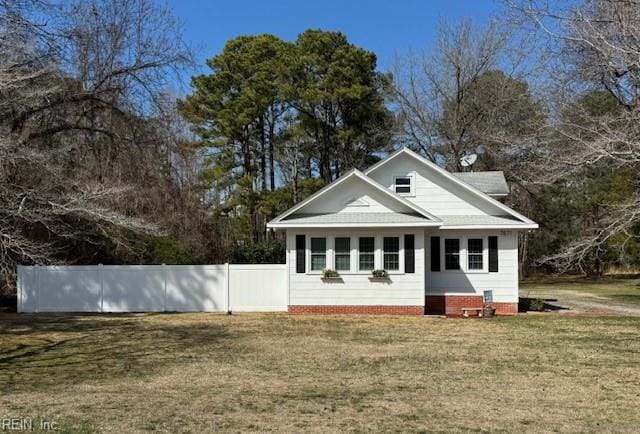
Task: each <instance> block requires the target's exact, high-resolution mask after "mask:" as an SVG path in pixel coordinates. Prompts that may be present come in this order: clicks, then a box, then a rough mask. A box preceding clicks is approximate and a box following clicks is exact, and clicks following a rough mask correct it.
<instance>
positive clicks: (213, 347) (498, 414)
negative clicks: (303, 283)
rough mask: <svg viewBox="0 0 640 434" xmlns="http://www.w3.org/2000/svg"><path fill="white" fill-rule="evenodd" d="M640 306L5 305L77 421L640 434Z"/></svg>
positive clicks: (10, 382) (14, 373)
mask: <svg viewBox="0 0 640 434" xmlns="http://www.w3.org/2000/svg"><path fill="white" fill-rule="evenodd" d="M639 360H640V317H611V316H610V317H568V316H561V315H555V316H519V317H510V318H496V319H485V320H472V319H467V320H464V319H438V318H422V317H419V318H402V317H355V316H353V317H337V316H334V317H321V316H288V315H286V314H244V315H233V316H225V315H218V314H157V315H140V316H135V315H128V316H97V315H96V316H91V315H89V316H28V315H15V314H13V315H2V316H0V388H1V389H0V390H2V395H1V397H0V418H6V417H20V416H29V417H33V418H41V419H44V420H54V421H57V422H58V423H59V424H60V426H61V427H62V428H63V429H62V431H61V432H83V433H89V432H113V433H122V432H146V431H156V432H211V431H214V430H215V431H234V432H244V431H260V432H264V431H286V432H303V431H314V432H336V431H353V432H364V431H392V432H393V431H396V432H399V431H491V432H495V431H518V432H521V431H531V432H539V431H559V432H577V431H582V432H584V431H616V432H625V431H626V432H632V431H637V429H638V427H639V426H640V413H639V412H638V408H639V407H640V363H639Z"/></svg>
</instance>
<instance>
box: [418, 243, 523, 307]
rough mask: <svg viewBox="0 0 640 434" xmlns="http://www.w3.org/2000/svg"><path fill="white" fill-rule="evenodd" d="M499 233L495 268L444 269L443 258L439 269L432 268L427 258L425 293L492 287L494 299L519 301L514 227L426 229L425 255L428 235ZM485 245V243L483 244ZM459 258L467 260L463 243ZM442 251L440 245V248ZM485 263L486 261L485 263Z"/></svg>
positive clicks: (480, 290) (457, 292)
mask: <svg viewBox="0 0 640 434" xmlns="http://www.w3.org/2000/svg"><path fill="white" fill-rule="evenodd" d="M491 235H494V236H498V272H497V273H489V272H486V271H483V272H465V271H463V270H464V268H466V267H463V270H455V271H453V270H445V269H444V261H442V262H441V264H440V265H441V271H439V272H432V271H431V263H430V260H427V273H426V294H427V295H474V294H478V295H482V294H483V291H485V290H489V289H490V290H493V299H494V301H496V302H508V303H517V302H518V237H517V232H515V231H499V230H496V231H486V230H485V231H480V230H474V231H454V230H451V231H450V230H437V231H427V232H426V239H425V243H426V249H427V257H428V258H431V251H430V250H431V243H430V240H429V237H430V236H439V237H441V239H443V238H461V239H466V238H476V237H478V238H480V237H482V238H484V237H488V236H491ZM484 247H485V249H486V248H487V247H488V246H486V244H485V246H484ZM460 248H461V255H460V262H461V263H462V264H466V260H467V258H466V243H464V242H463V241H461V243H460ZM441 251H442V249H441ZM486 260H487V258H486V257H485V261H486ZM485 266H486V264H485Z"/></svg>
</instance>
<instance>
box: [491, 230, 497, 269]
mask: <svg viewBox="0 0 640 434" xmlns="http://www.w3.org/2000/svg"><path fill="white" fill-rule="evenodd" d="M489 272H490V273H497V272H498V237H495V236H494V237H489Z"/></svg>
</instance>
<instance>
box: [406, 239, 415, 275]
mask: <svg viewBox="0 0 640 434" xmlns="http://www.w3.org/2000/svg"><path fill="white" fill-rule="evenodd" d="M404 272H405V273H415V272H416V248H415V237H414V236H413V235H405V236H404Z"/></svg>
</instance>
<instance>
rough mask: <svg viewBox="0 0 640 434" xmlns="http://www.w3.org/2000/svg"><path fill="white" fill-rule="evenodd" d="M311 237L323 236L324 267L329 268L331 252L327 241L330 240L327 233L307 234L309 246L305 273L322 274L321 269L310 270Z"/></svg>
mask: <svg viewBox="0 0 640 434" xmlns="http://www.w3.org/2000/svg"><path fill="white" fill-rule="evenodd" d="M312 238H324V243H325V244H324V248H325V250H324V268H329V264H331V262H330V260H331V255H330V254H329V253H330V252H331V246H330V245H329V241H330V240H331V237H330V236H328V235H324V234H323V235H307V246H309V248H308V249H307V264H308V265H307V274H322V270H312V269H311V258H312V256H313V254H312V253H311V252H312V249H311V239H312Z"/></svg>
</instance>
